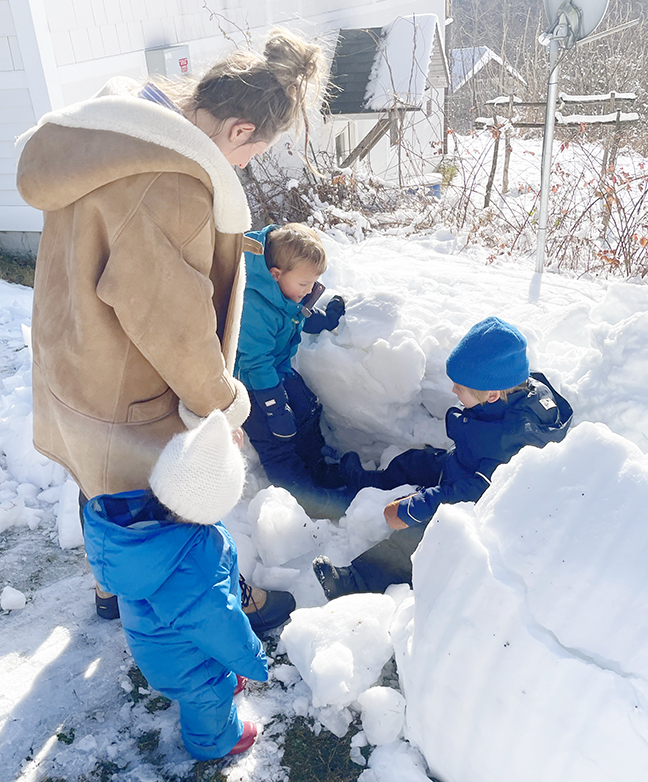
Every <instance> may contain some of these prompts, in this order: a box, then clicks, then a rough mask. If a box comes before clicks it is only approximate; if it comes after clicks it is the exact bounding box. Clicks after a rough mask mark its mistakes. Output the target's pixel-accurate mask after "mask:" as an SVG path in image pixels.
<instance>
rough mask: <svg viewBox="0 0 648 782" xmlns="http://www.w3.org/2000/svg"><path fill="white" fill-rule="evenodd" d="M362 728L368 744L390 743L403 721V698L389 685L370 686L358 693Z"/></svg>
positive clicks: (401, 726) (396, 735)
mask: <svg viewBox="0 0 648 782" xmlns="http://www.w3.org/2000/svg"><path fill="white" fill-rule="evenodd" d="M358 703H359V704H360V708H361V714H362V730H363V731H364V733H365V736H366V737H367V741H368V742H369V743H370V744H374V745H376V746H380V745H382V744H391V743H392V741H395V740H396V739H397V738H398V737H399V736H400V732H401V730H402V729H403V723H404V721H405V698H403V696H402V695H401V694H400V692H397V691H396V690H394V689H392V688H391V687H370V688H369V689H368V690H365V691H364V692H362V693H360V695H358Z"/></svg>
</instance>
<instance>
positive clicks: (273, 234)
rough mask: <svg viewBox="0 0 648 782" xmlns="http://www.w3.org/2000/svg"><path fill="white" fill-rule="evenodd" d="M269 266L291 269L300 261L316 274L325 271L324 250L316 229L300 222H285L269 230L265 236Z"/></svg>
mask: <svg viewBox="0 0 648 782" xmlns="http://www.w3.org/2000/svg"><path fill="white" fill-rule="evenodd" d="M267 243H268V245H269V247H270V252H269V253H268V255H269V257H270V260H269V263H268V266H269V268H272V267H273V266H276V267H277V269H281V271H286V272H289V271H292V270H293V269H295V268H296V267H297V266H299V265H300V264H302V263H308V264H310V265H311V266H312V267H313V269H314V270H315V271H316V272H317V273H318V274H323V273H324V272H325V271H326V250H325V249H324V245H323V244H322V240H321V239H320V238H319V236H318V234H317V231H314V230H313V229H312V228H309V227H308V226H307V225H302V224H301V223H286V225H284V226H282V227H281V228H276V229H275V230H274V231H270V233H269V234H268V238H267Z"/></svg>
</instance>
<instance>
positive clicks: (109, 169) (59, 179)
mask: <svg viewBox="0 0 648 782" xmlns="http://www.w3.org/2000/svg"><path fill="white" fill-rule="evenodd" d="M138 88H139V85H138V84H137V82H135V81H134V80H133V79H127V78H124V77H118V78H116V79H112V80H111V81H110V82H109V83H108V84H107V85H106V87H105V88H104V90H102V92H101V93H99V95H98V96H96V97H94V98H91V99H90V100H87V101H83V102H81V103H76V104H74V105H72V106H68V107H66V108H64V109H60V110H57V111H52V112H49V113H48V114H45V115H43V117H42V118H41V119H40V120H39V122H38V124H37V125H36V126H35V127H34V128H32V129H31V130H28V131H27V132H26V133H24V134H23V135H22V136H20V138H19V139H18V141H17V142H16V152H17V154H18V156H19V161H18V175H17V185H18V190H19V192H20V194H21V196H22V197H23V198H24V200H25V201H26V202H27V203H28V204H30V205H31V206H34V207H35V208H37V209H41V210H43V211H54V210H57V209H62V208H64V207H66V206H68V205H69V204H71V203H74V202H75V201H77V200H79V199H80V198H82V197H83V196H84V195H87V194H88V193H89V192H92V191H93V190H96V189H97V188H99V187H102V186H103V185H106V184H108V183H110V182H114V181H116V180H118V179H123V178H125V177H128V176H131V175H133V174H139V173H145V172H160V171H164V172H178V173H184V174H190V175H192V176H194V177H196V178H198V179H201V180H202V181H204V183H205V185H206V186H207V187H208V188H209V189H210V190H211V191H212V192H213V194H214V221H215V225H216V228H217V230H218V231H220V232H221V233H242V232H244V231H247V230H248V229H249V227H250V211H249V208H248V205H247V199H246V197H245V193H244V191H243V188H242V186H241V183H240V182H239V179H238V177H237V175H236V172H235V171H234V169H233V167H232V166H231V165H230V163H228V161H227V160H226V158H225V157H224V155H223V154H222V152H221V151H220V149H219V148H218V147H217V146H216V144H214V142H213V141H212V140H211V139H210V138H209V137H208V136H207V135H206V134H205V133H203V132H202V131H201V130H199V129H198V128H197V127H196V126H195V125H193V124H192V123H191V122H190V121H189V120H188V119H186V118H185V117H183V116H182V115H181V114H178V113H176V112H174V111H172V110H170V109H167V108H165V107H164V106H160V105H158V104H156V103H153V102H151V101H148V100H144V99H142V98H138V97H136V92H137V89H138Z"/></svg>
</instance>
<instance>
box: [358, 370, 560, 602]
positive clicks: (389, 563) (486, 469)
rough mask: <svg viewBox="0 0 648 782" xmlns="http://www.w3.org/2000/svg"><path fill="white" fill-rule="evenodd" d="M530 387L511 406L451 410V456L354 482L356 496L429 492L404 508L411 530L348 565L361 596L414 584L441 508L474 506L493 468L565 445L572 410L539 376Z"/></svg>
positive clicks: (392, 467) (424, 456)
mask: <svg viewBox="0 0 648 782" xmlns="http://www.w3.org/2000/svg"><path fill="white" fill-rule="evenodd" d="M527 386H528V390H520V391H515V392H514V393H512V394H509V395H508V399H507V401H506V402H504V401H502V400H501V399H499V400H497V401H496V402H493V403H486V404H483V405H476V406H475V407H471V408H466V409H464V408H463V407H461V408H459V407H451V408H450V409H449V410H448V411H447V413H446V432H447V434H448V437H450V438H451V439H452V440H453V441H454V447H452V448H451V449H450V450H448V451H444V450H442V449H439V448H422V449H411V450H409V451H406V452H405V453H403V454H401V455H400V456H397V457H395V458H394V459H392V461H391V462H390V464H389V465H388V467H387V469H385V470H376V471H365V470H362V471H360V473H359V474H356V476H355V487H356V488H358V489H359V488H362V487H364V486H376V487H378V488H381V489H393V488H396V487H397V486H400V485H402V484H405V483H410V484H414V485H419V486H423V487H426V488H422V489H421V490H420V491H419V492H418V493H416V494H414V495H413V496H411V497H407V498H405V499H404V500H401V502H400V503H399V506H398V517H399V519H401V521H404V522H405V523H406V524H408V529H403V530H397V531H395V532H393V533H392V534H391V536H390V537H389V538H387V539H386V540H383V541H382V542H381V543H378V544H377V545H376V546H374V547H373V548H371V549H369V550H368V551H365V552H364V553H363V554H361V555H360V556H359V557H357V558H356V559H354V560H353V562H352V563H351V570H352V572H353V576H354V578H355V579H356V581H357V583H358V585H359V586H360V587H361V589H362V591H367V592H384V590H385V589H386V588H387V587H388V586H389V584H398V583H403V582H409V583H411V579H412V562H411V556H412V554H413V553H414V551H415V549H416V547H417V546H418V544H419V542H420V541H421V539H422V537H423V533H424V532H425V527H426V526H427V524H428V522H429V521H430V520H431V519H432V517H433V516H434V514H435V513H436V511H437V509H438V507H439V505H441V504H442V503H456V502H476V501H477V500H478V499H479V498H480V497H481V496H482V494H483V493H484V492H485V491H486V489H487V488H488V487H489V486H490V480H491V477H492V475H493V472H494V471H495V468H496V467H498V466H499V465H500V464H505V463H506V462H508V461H509V460H510V459H511V458H512V457H513V456H514V455H515V454H516V453H517V452H518V451H519V450H520V449H521V448H523V447H524V446H525V445H535V446H536V447H538V448H542V447H543V446H544V445H546V444H547V443H550V442H560V441H561V440H562V439H563V438H564V437H565V435H566V434H567V429H568V428H569V425H570V424H571V420H572V415H573V411H572V408H571V405H570V404H569V402H567V400H566V399H564V398H563V397H562V396H560V394H558V392H557V391H556V390H555V389H554V388H553V387H552V386H551V385H550V383H549V381H548V380H547V378H546V377H545V376H544V375H542V374H541V373H539V372H532V373H531V377H530V378H529V379H528V381H527Z"/></svg>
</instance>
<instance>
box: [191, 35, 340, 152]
mask: <svg viewBox="0 0 648 782" xmlns="http://www.w3.org/2000/svg"><path fill="white" fill-rule="evenodd" d="M325 65H326V60H325V57H324V54H323V52H322V49H321V47H320V46H319V44H317V43H314V42H309V41H306V40H305V39H304V38H302V37H301V36H300V35H297V34H295V33H292V32H291V31H290V30H286V29H285V28H282V27H277V28H275V29H273V30H271V31H270V33H269V34H268V39H267V41H266V44H265V48H264V50H263V54H258V53H257V52H253V51H251V50H239V51H234V52H232V53H230V54H228V55H226V56H225V57H224V58H223V59H222V60H219V61H218V62H217V63H216V64H215V65H213V66H212V67H211V68H210V69H209V71H207V73H206V74H205V75H204V76H203V77H202V79H201V80H200V81H199V82H198V84H197V85H196V86H195V89H194V91H193V94H192V95H191V98H190V106H191V108H192V109H194V110H197V109H205V110H206V111H208V112H209V113H210V114H211V115H212V116H213V117H215V118H216V119H220V120H223V121H225V120H227V119H229V118H230V117H236V118H237V119H240V120H243V121H245V122H250V123H251V124H253V125H254V126H255V131H254V135H253V136H252V137H251V138H250V142H254V141H272V140H273V139H274V138H275V136H277V135H278V134H279V133H283V132H284V131H286V130H289V129H290V128H294V129H295V130H299V127H300V124H301V122H303V123H304V125H305V127H306V132H307V134H308V121H307V117H306V109H307V107H308V105H309V102H310V101H309V94H313V102H314V101H315V100H317V98H318V97H319V94H320V91H321V86H322V82H323V77H324V70H325Z"/></svg>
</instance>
